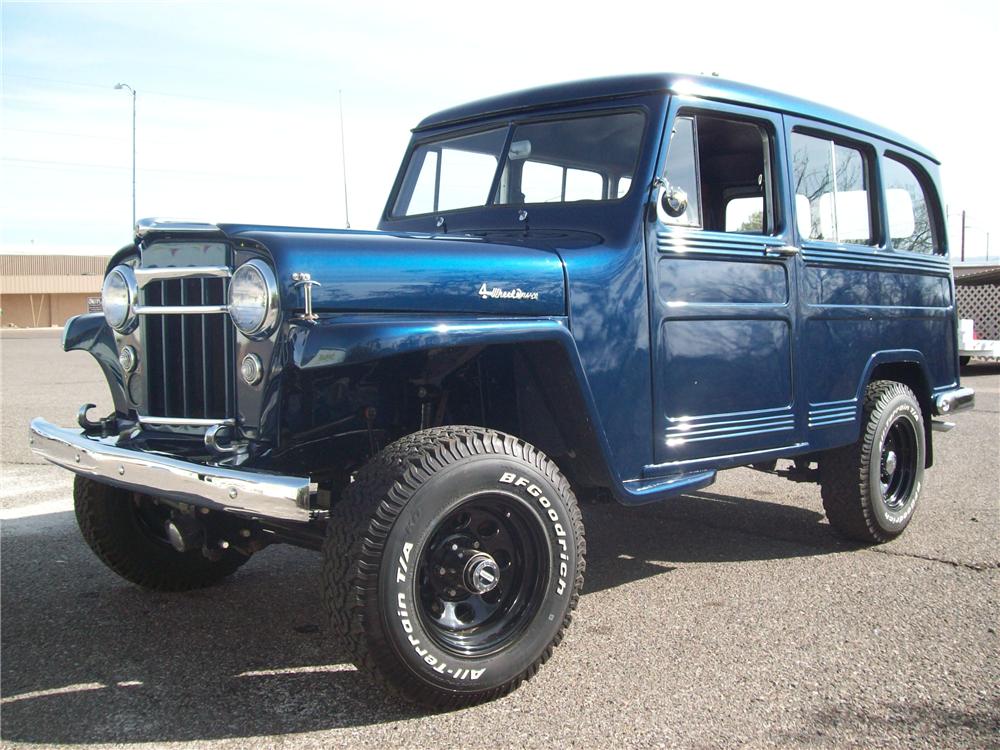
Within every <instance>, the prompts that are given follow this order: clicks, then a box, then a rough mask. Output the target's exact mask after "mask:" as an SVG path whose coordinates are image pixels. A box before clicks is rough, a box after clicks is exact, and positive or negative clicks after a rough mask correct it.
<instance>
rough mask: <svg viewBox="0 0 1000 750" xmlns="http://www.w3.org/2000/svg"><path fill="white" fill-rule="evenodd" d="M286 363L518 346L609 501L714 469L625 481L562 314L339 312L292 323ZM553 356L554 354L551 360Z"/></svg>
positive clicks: (685, 483)
mask: <svg viewBox="0 0 1000 750" xmlns="http://www.w3.org/2000/svg"><path fill="white" fill-rule="evenodd" d="M288 341H289V345H290V353H291V360H292V364H293V365H294V366H295V367H297V368H301V369H303V370H312V369H318V368H335V367H339V366H344V365H353V364H363V363H366V362H373V361H376V360H379V359H385V358H391V357H396V356H399V355H403V354H408V353H413V352H418V351H427V350H430V349H445V348H449V349H451V348H465V347H480V348H483V347H488V346H494V345H517V346H523V347H524V348H525V349H527V350H535V352H536V353H538V356H539V357H540V358H541V362H540V364H541V365H542V368H543V369H544V371H545V373H544V374H545V376H546V377H547V381H548V383H547V385H548V387H549V388H550V393H549V396H550V399H551V402H552V403H553V404H554V405H555V407H556V408H555V409H554V413H555V415H556V416H555V418H556V419H557V421H559V422H561V425H560V427H561V428H562V429H563V430H564V434H567V435H569V436H570V438H571V440H572V442H573V443H574V446H573V447H574V448H577V449H579V450H582V451H584V452H586V453H587V454H588V455H590V456H592V459H593V461H594V462H596V463H599V464H600V466H599V467H595V468H596V469H597V471H596V472H594V473H595V474H597V475H598V476H603V477H604V478H605V480H606V481H607V484H608V486H609V488H610V489H611V491H612V493H613V494H614V496H615V498H616V499H617V500H618V501H619V502H620V503H622V504H624V505H635V504H640V503H648V502H653V501H656V500H660V499H663V498H665V497H669V496H670V495H673V494H677V493H678V492H682V491H690V490H692V489H696V488H697V487H700V486H704V485H705V484H709V483H710V482H711V481H712V479H713V478H714V472H701V473H699V474H698V475H697V476H690V477H683V478H678V480H677V481H676V482H671V481H669V478H664V479H661V480H658V481H657V482H653V483H644V482H638V481H636V480H630V481H629V482H626V481H624V480H625V478H624V477H622V476H621V475H620V473H619V471H618V469H617V467H616V466H615V465H614V463H613V461H612V460H611V457H612V455H613V454H612V452H611V449H610V446H609V444H608V438H607V435H606V433H605V430H604V427H603V425H602V423H601V420H600V416H599V413H598V411H597V407H596V404H595V402H594V396H593V393H592V391H591V388H590V384H589V382H588V379H587V375H586V373H585V371H584V369H583V366H582V363H581V361H580V355H579V352H578V351H577V347H576V340H575V339H574V338H573V334H572V332H571V331H570V329H569V321H568V319H567V318H564V317H545V318H530V319H524V318H516V319H511V318H483V317H471V316H461V317H460V316H455V317H435V318H419V317H412V316H402V315H387V314H383V315H374V316H373V315H343V316H331V317H327V318H321V319H320V320H318V321H315V322H313V323H300V324H295V325H293V326H292V328H291V330H290V332H289V339H288ZM555 358H558V361H556V359H555Z"/></svg>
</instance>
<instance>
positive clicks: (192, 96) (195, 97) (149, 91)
mask: <svg viewBox="0 0 1000 750" xmlns="http://www.w3.org/2000/svg"><path fill="white" fill-rule="evenodd" d="M3 77H4V78H21V79H24V80H28V81H41V82H43V83H54V84H56V85H59V86H78V87H81V88H88V89H99V90H102V91H104V90H107V91H111V90H112V89H113V88H114V87H113V86H109V85H107V84H99V83H85V82H83V81H64V80H61V79H58V78H45V77H42V76H29V75H24V74H22V73H4V74H3ZM142 93H143V95H144V96H145V95H152V96H166V97H171V98H174V99H191V100H194V101H204V102H216V103H219V104H237V105H239V106H243V107H255V108H257V109H260V101H259V100H254V101H250V100H248V99H221V98H219V97H217V96H198V95H197V94H174V93H171V92H168V91H155V90H153V89H147V88H143V90H142Z"/></svg>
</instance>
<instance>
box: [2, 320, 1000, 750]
mask: <svg viewBox="0 0 1000 750" xmlns="http://www.w3.org/2000/svg"><path fill="white" fill-rule="evenodd" d="M0 359H2V403H0V408H2V420H0V421H2V432H0V437H2V482H0V525H2V540H0V562H2V578H0V596H2V604H0V628H2V634H0V638H2V643H0V649H2V651H0V742H2V745H3V746H4V747H14V746H18V747H20V746H36V747H37V746H41V747H74V746H83V745H87V746H101V747H111V746H114V747H120V746H123V745H129V744H132V743H149V744H150V746H154V747H157V748H160V747H185V748H188V747H212V748H263V747H281V748H313V747H324V748H325V747H343V746H359V747H396V746H407V747H450V748H454V747H559V748H562V747H588V748H589V747H604V746H607V747H693V748H700V747H706V748H708V747H712V748H714V747H736V746H750V747H771V746H776V747H837V748H839V747H850V746H857V747H891V748H895V747H927V748H959V747H962V748H964V747H994V748H996V747H998V746H1000V687H998V685H1000V654H998V640H997V638H998V636H997V628H998V627H1000V617H998V615H1000V605H998V595H1000V589H998V585H997V584H998V578H1000V548H998V531H1000V499H998V497H1000V460H998V434H1000V367H996V366H992V365H973V366H972V367H970V368H967V370H966V371H965V372H964V373H963V383H964V384H966V385H970V386H971V387H973V388H975V389H976V391H977V406H976V409H975V410H974V411H971V412H965V413H962V414H959V415H957V416H956V417H955V421H956V422H958V428H957V429H955V430H953V431H952V432H950V433H947V434H941V433H936V434H935V457H936V465H935V466H934V468H933V469H931V470H930V471H929V473H928V474H927V478H926V484H925V487H924V491H923V495H922V496H921V501H920V502H921V507H919V508H918V510H917V512H916V515H915V517H914V520H913V521H912V523H911V525H910V527H909V529H908V530H907V531H906V533H905V534H904V535H903V536H902V537H901V538H899V539H898V540H896V541H894V542H891V543H889V544H886V545H882V546H880V547H873V548H860V547H857V546H854V545H851V544H847V543H845V542H842V541H840V540H839V539H838V538H837V537H836V536H835V535H834V534H833V532H832V531H831V529H830V527H829V526H828V524H827V522H826V520H825V518H824V516H823V513H822V505H821V503H820V497H819V488H818V487H817V486H816V485H814V484H810V483H801V482H793V481H790V480H789V479H788V478H787V474H788V471H787V468H788V462H779V467H778V472H777V473H775V474H764V473H761V472H755V471H751V470H749V469H737V470H733V471H728V472H724V473H722V474H720V477H719V481H718V482H717V483H716V484H715V485H713V486H712V487H709V488H707V489H706V490H705V491H701V492H695V493H691V494H689V495H684V496H682V497H679V498H676V499H674V500H671V501H668V502H665V503H662V504H657V505H651V506H644V507H641V508H635V509H626V508H622V507H619V506H616V505H613V504H588V505H585V506H584V520H585V523H586V528H587V541H588V548H589V554H588V561H587V581H586V585H585V590H584V595H583V597H582V598H581V602H580V607H579V609H578V612H577V616H576V618H575V620H574V622H573V625H572V626H571V628H570V630H569V634H568V637H567V638H566V640H565V641H564V642H563V644H562V645H561V646H560V647H559V648H558V649H556V653H555V656H554V657H553V658H552V659H551V661H550V662H549V663H548V664H547V665H546V666H545V667H544V668H543V669H542V671H541V672H540V673H539V674H538V676H537V677H535V678H534V679H533V680H531V681H530V682H529V683H527V684H526V685H525V686H523V687H522V688H521V689H519V690H518V691H516V692H515V693H514V694H512V695H511V696H509V697H507V698H504V699H502V700H498V701H495V702H493V703H490V704H487V705H483V706H478V707H474V708H470V709H466V710H462V711H457V712H453V713H439V714H435V713H428V712H426V711H422V710H420V709H415V708H412V707H410V706H407V705H402V704H400V703H398V702H396V701H394V700H392V699H390V698H387V697H386V696H385V695H384V694H383V693H381V692H380V691H379V690H378V689H377V688H375V687H374V686H373V685H372V684H371V683H369V681H368V680H367V679H366V678H365V677H364V675H362V674H360V673H359V672H357V671H356V670H355V668H354V667H353V666H351V665H350V664H349V663H347V662H346V660H345V658H344V656H343V655H342V653H341V652H340V651H339V650H338V648H337V646H336V644H335V643H333V641H332V639H331V636H330V633H329V632H328V630H327V628H326V626H325V624H324V622H323V614H322V607H321V603H320V593H319V569H320V558H319V556H318V554H316V553H312V552H307V551H304V550H298V549H294V548H290V547H272V548H269V549H267V550H265V551H263V552H262V553H260V554H258V555H256V556H255V557H254V558H253V559H252V560H251V561H250V562H249V563H248V564H247V565H245V566H244V567H243V568H242V569H241V570H240V571H239V572H237V573H236V575H234V576H233V577H232V578H231V579H229V580H228V581H226V582H225V583H223V584H222V585H219V586H216V587H214V588H211V589H206V590H202V591H197V592H192V593H184V594H160V593H148V592H145V591H142V590H140V589H138V588H136V587H135V586H132V585H130V584H128V583H126V582H125V581H123V580H121V579H119V578H118V577H116V576H115V575H114V574H112V573H111V572H110V571H108V570H107V569H105V568H104V567H103V566H102V565H101V563H100V562H98V560H97V559H96V558H95V557H94V556H93V554H92V553H91V552H90V551H89V549H88V548H87V547H86V546H85V544H84V542H83V540H82V539H81V537H80V534H79V532H78V531H77V528H76V524H75V520H74V518H73V513H72V504H71V498H70V493H71V478H70V475H69V474H68V473H67V472H64V471H62V470H59V469H56V468H55V467H52V466H50V465H47V464H45V463H43V462H41V461H40V460H39V459H37V458H36V457H35V456H33V455H32V454H31V453H30V452H29V451H28V449H27V440H26V427H27V423H28V421H29V420H30V418H31V417H33V416H38V415H42V416H45V417H46V418H48V419H50V420H51V421H54V422H57V423H62V424H66V425H69V424H73V423H74V420H75V415H76V411H77V408H78V407H79V405H80V404H81V403H83V402H85V401H91V402H96V403H97V404H98V407H99V408H100V409H104V410H105V412H106V411H107V410H108V408H109V405H110V399H109V398H108V395H107V388H106V386H105V384H104V382H103V378H102V376H101V374H100V372H99V370H98V368H97V366H96V364H95V363H94V362H93V361H92V360H91V359H90V357H89V356H88V355H86V354H83V353H81V352H72V353H68V354H66V353H63V352H62V351H61V349H60V346H59V338H58V332H53V331H20V332H11V331H4V332H3V333H2V335H0Z"/></svg>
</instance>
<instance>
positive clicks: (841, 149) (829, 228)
mask: <svg viewBox="0 0 1000 750" xmlns="http://www.w3.org/2000/svg"><path fill="white" fill-rule="evenodd" d="M792 160H793V165H794V176H795V216H796V222H797V224H798V229H799V234H801V235H802V236H803V237H804V238H807V239H810V240H823V241H826V242H846V243H853V244H861V245H869V244H872V231H871V211H870V208H869V205H870V204H869V198H868V187H867V185H868V169H867V164H866V160H865V157H864V154H862V152H861V151H859V150H858V149H856V148H851V147H850V146H844V145H841V144H839V143H836V142H835V141H833V140H830V139H827V138H817V137H815V136H811V135H805V134H804V133H792Z"/></svg>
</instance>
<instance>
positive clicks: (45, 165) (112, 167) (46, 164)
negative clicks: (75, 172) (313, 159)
mask: <svg viewBox="0 0 1000 750" xmlns="http://www.w3.org/2000/svg"><path fill="white" fill-rule="evenodd" d="M0 161H3V162H8V163H11V164H17V165H20V166H25V167H31V168H38V169H59V168H64V167H68V168H71V169H94V170H105V171H114V172H118V171H122V170H128V169H130V168H131V167H129V166H128V165H117V164H95V163H88V162H75V161H60V160H57V159H17V158H14V157H9V156H4V157H0ZM139 171H140V172H161V173H165V174H179V175H199V176H203V177H231V178H234V179H240V180H292V179H294V180H300V179H303V178H304V177H305V175H302V174H284V175H281V174H277V175H276V174H241V173H238V172H203V171H196V170H189V169H165V168H163V167H142V168H141V169H139Z"/></svg>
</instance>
